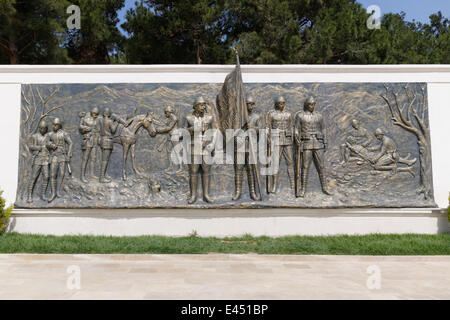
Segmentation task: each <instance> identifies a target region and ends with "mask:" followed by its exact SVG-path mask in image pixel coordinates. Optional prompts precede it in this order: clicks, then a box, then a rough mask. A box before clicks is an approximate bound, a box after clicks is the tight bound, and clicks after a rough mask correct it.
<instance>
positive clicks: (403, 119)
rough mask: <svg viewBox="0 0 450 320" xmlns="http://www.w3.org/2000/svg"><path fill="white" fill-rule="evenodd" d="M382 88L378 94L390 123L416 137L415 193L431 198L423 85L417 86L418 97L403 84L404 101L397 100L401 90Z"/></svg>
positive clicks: (427, 129)
mask: <svg viewBox="0 0 450 320" xmlns="http://www.w3.org/2000/svg"><path fill="white" fill-rule="evenodd" d="M417 86H419V85H417ZM384 88H385V90H386V93H385V94H384V95H380V96H381V98H383V100H384V101H385V102H386V104H387V106H388V108H389V111H390V113H391V117H392V118H391V120H392V123H393V124H394V125H396V126H399V127H401V128H403V129H404V130H406V131H409V132H411V133H413V134H414V135H415V136H416V137H417V145H418V148H419V165H420V189H419V190H418V191H417V193H418V194H422V193H423V195H424V198H425V199H432V198H433V192H432V186H431V145H430V131H429V128H428V125H427V123H426V114H425V110H426V108H427V103H426V97H425V87H423V86H419V88H420V94H419V97H418V94H417V90H413V89H410V88H408V86H406V85H405V86H403V93H404V95H405V97H406V99H402V101H404V102H401V101H400V100H399V95H400V93H401V92H395V91H394V89H390V88H389V87H388V86H387V85H384ZM390 96H391V97H392V98H391V100H390V99H389V97H390ZM392 99H393V100H392Z"/></svg>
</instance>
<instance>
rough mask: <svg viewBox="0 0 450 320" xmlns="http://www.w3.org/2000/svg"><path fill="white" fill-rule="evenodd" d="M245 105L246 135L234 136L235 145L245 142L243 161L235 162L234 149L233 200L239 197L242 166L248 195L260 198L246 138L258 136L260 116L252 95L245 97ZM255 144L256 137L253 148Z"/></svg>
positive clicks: (254, 198)
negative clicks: (257, 193)
mask: <svg viewBox="0 0 450 320" xmlns="http://www.w3.org/2000/svg"><path fill="white" fill-rule="evenodd" d="M246 105H247V112H248V120H247V123H246V126H245V127H244V129H245V130H247V132H248V135H246V136H245V137H242V136H239V135H238V136H236V145H237V147H239V145H241V144H245V146H244V147H245V163H244V164H240V163H238V162H237V156H236V152H237V150H235V162H234V181H235V194H234V196H233V200H238V199H239V198H240V197H241V193H242V180H243V171H244V168H245V170H246V171H247V179H248V187H249V192H250V197H251V198H252V199H253V200H260V199H259V197H258V196H257V195H256V192H255V184H256V183H255V181H256V180H255V179H256V177H255V172H254V170H253V167H252V165H251V164H250V161H249V160H250V153H249V148H250V144H249V141H248V139H249V137H251V135H255V136H256V138H257V137H258V134H259V129H260V128H261V126H262V124H261V116H260V115H259V114H258V113H256V112H254V110H255V100H254V99H253V97H251V96H249V97H247V99H246ZM256 145H257V139H256V140H255V145H254V146H253V147H254V148H255V146H256ZM256 154H257V150H256V148H255V150H254V155H256ZM255 161H256V160H255ZM256 170H258V169H257V168H256Z"/></svg>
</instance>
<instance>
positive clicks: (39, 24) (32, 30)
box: [0, 0, 70, 64]
mask: <svg viewBox="0 0 450 320" xmlns="http://www.w3.org/2000/svg"><path fill="white" fill-rule="evenodd" d="M67 7H68V2H67V1H66V0H27V1H19V0H0V53H1V54H2V57H1V58H0V59H1V60H0V62H2V63H5V62H9V63H11V64H16V63H23V64H48V63H69V62H70V60H69V59H68V57H67V51H66V50H65V49H64V48H63V47H62V46H61V44H62V42H63V41H64V39H65V19H64V14H65V10H66V8H67Z"/></svg>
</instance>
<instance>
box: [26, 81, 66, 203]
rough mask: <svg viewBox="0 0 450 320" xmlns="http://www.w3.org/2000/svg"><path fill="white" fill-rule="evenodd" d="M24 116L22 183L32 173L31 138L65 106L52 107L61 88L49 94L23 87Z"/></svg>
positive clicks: (51, 90) (50, 90) (37, 89)
mask: <svg viewBox="0 0 450 320" xmlns="http://www.w3.org/2000/svg"><path fill="white" fill-rule="evenodd" d="M21 91H22V92H21V94H22V115H21V121H20V122H21V123H20V124H21V125H20V128H21V132H20V146H21V150H20V161H21V163H22V167H23V175H22V176H21V179H22V181H27V180H28V176H29V175H30V172H31V167H32V165H33V163H32V153H31V151H30V150H29V148H28V142H29V139H30V137H31V136H32V135H33V134H34V133H36V132H37V130H38V128H39V123H40V122H41V121H42V120H44V119H46V118H47V117H49V116H50V115H51V114H52V112H54V111H56V110H58V109H60V108H62V107H63V105H57V106H50V105H49V104H50V102H51V100H52V99H53V98H54V96H55V95H56V94H57V93H58V92H59V87H56V88H54V89H50V88H49V89H48V92H47V93H46V95H45V93H42V92H41V91H40V90H39V88H37V87H34V89H33V86H31V85H22V90H21ZM25 185H26V184H25V183H20V184H19V188H20V189H19V192H18V194H19V195H20V198H21V199H23V198H24V196H25V193H26V192H25V188H26V187H25Z"/></svg>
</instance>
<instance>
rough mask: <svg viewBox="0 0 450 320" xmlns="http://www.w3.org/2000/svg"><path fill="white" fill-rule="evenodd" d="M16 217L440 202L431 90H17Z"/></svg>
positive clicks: (325, 86) (218, 86) (237, 82)
mask: <svg viewBox="0 0 450 320" xmlns="http://www.w3.org/2000/svg"><path fill="white" fill-rule="evenodd" d="M20 134H21V136H20V157H19V177H18V191H17V199H16V207H21V208H191V207H192V208H265V207H268V208H274V207H275V208H276V207H279V208H282V207H285V208H289V207H292V208H340V207H342V208H353V207H354V208H358V207H359V208H364V207H390V208H400V207H416V208H418V207H423V208H424V207H435V206H436V205H435V203H434V199H433V187H432V186H433V183H432V173H431V172H432V171H431V149H430V132H429V123H428V101H427V85H426V84H424V83H245V84H244V83H243V81H242V71H241V66H240V64H239V57H238V55H237V54H236V67H235V69H234V70H233V71H232V72H231V73H230V74H229V75H228V76H227V77H226V78H225V81H224V83H207V84H205V83H190V84H181V83H165V84H153V83H149V84H131V83H130V84H122V83H121V84H25V85H22V106H21V128H20Z"/></svg>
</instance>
